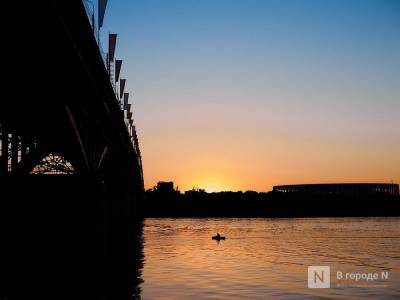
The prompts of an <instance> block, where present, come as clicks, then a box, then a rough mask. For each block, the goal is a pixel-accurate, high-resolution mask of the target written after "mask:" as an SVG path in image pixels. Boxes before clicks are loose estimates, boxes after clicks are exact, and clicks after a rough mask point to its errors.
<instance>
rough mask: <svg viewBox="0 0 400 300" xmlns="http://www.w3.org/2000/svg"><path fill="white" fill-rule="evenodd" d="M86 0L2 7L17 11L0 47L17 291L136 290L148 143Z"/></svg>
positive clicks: (0, 170) (1, 188) (10, 246)
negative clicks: (143, 143) (141, 139)
mask: <svg viewBox="0 0 400 300" xmlns="http://www.w3.org/2000/svg"><path fill="white" fill-rule="evenodd" d="M100 2H102V3H103V4H104V3H106V1H100ZM90 3H92V2H90ZM87 8H88V3H87V2H86V1H85V2H82V1H76V0H73V1H63V0H41V1H27V2H26V3H25V2H23V3H22V2H16V1H7V3H6V4H5V5H4V6H3V8H2V10H3V11H4V12H6V13H8V14H9V15H10V17H11V18H7V21H6V22H7V23H4V24H3V22H4V21H5V18H2V19H3V20H2V24H1V26H2V28H3V30H4V36H3V37H2V39H3V41H2V43H1V45H0V51H1V52H0V54H1V57H2V70H3V72H2V73H3V76H2V78H3V79H2V81H1V82H2V83H1V87H2V99H1V101H0V141H1V150H0V193H1V216H0V217H1V218H2V220H3V221H4V226H2V227H3V228H4V229H5V232H4V236H5V240H4V244H3V245H4V248H5V250H6V251H5V254H4V255H3V257H2V266H4V267H2V273H3V274H2V275H4V277H3V278H7V280H6V292H5V295H4V296H7V295H8V296H9V298H10V299H14V298H13V297H11V296H16V295H19V294H22V295H29V297H30V298H35V296H37V295H40V297H42V298H47V296H48V297H49V298H51V297H53V299H59V298H63V297H61V296H65V295H69V296H73V297H72V298H69V299H75V298H76V297H75V296H77V293H79V295H80V296H82V295H84V296H85V298H86V299H88V298H95V299H102V298H104V299H106V298H107V299H119V298H126V296H127V295H128V294H130V293H132V291H131V290H130V282H131V281H132V278H129V274H130V268H131V267H132V262H131V259H130V256H131V255H130V253H133V251H135V249H134V247H133V246H132V245H133V243H132V240H133V239H134V234H133V233H134V231H135V230H137V229H136V227H135V218H136V217H137V212H136V205H137V204H138V202H139V201H141V200H142V196H143V191H144V184H143V171H142V162H141V153H140V148H139V144H138V138H137V135H136V129H135V126H134V123H133V119H132V112H131V111H129V110H130V105H129V108H127V107H128V105H127V103H123V97H124V96H126V95H124V93H122V92H123V91H122V90H120V89H119V81H118V78H116V74H115V71H116V70H115V69H114V68H115V61H114V58H112V57H111V53H103V52H102V50H101V46H100V38H99V37H98V27H99V26H98V23H99V19H98V17H99V16H98V15H97V14H95V12H94V11H92V12H90V11H88V9H87ZM114 46H115V45H114ZM113 51H114V50H113ZM112 56H114V54H112ZM118 72H119V71H118ZM120 94H121V95H120ZM126 100H127V97H126ZM39 274H40V275H39ZM42 274H44V275H42ZM78 291H79V292H78ZM67 298H68V297H67Z"/></svg>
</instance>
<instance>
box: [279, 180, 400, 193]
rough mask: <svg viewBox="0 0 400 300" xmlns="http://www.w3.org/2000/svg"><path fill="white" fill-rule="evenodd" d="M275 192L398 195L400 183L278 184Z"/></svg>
mask: <svg viewBox="0 0 400 300" xmlns="http://www.w3.org/2000/svg"><path fill="white" fill-rule="evenodd" d="M273 191H274V192H280V193H297V194H316V195H379V194H388V195H398V194H399V185H398V184H394V183H330V184H326V183H320V184H292V185H277V186H274V187H273Z"/></svg>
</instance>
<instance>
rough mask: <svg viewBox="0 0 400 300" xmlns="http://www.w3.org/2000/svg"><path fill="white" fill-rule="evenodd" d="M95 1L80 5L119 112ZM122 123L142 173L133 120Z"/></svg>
mask: <svg viewBox="0 0 400 300" xmlns="http://www.w3.org/2000/svg"><path fill="white" fill-rule="evenodd" d="M95 1H96V0H82V3H83V6H84V8H85V11H86V14H87V17H88V20H89V23H90V26H91V28H92V31H93V36H94V38H95V40H96V43H97V46H98V49H99V52H100V55H101V57H102V59H103V63H104V67H105V68H106V70H107V72H108V74H109V80H110V83H111V86H112V88H113V90H114V93H115V96H116V99H117V101H118V102H119V105H120V108H121V110H124V107H123V105H122V103H121V99H120V95H119V90H118V85H117V84H116V80H115V74H114V71H115V70H114V68H115V65H114V63H115V62H110V61H109V59H108V55H107V52H106V51H104V50H103V47H102V44H101V36H100V29H99V26H98V22H99V21H98V13H96V6H95V4H94V2H95ZM124 115H125V113H124ZM124 123H125V125H126V128H127V130H128V132H129V136H130V139H131V143H132V146H133V149H134V151H135V152H136V155H137V158H138V163H139V165H140V169H141V173H142V159H141V153H140V148H139V140H138V137H137V133H136V127H135V125H134V124H133V120H130V119H126V120H125V122H124ZM142 176H143V173H142Z"/></svg>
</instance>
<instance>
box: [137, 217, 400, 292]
mask: <svg viewBox="0 0 400 300" xmlns="http://www.w3.org/2000/svg"><path fill="white" fill-rule="evenodd" d="M399 225H400V219H399V218H325V219H323V218H322V219H146V221H145V226H144V238H145V244H144V247H143V245H142V248H138V249H141V251H142V252H141V255H139V256H138V257H139V258H140V259H139V260H138V261H139V262H140V263H139V264H138V266H139V267H140V268H141V267H143V251H144V255H145V257H146V265H145V266H144V269H143V274H141V273H140V272H141V271H139V273H138V278H139V277H140V276H141V275H142V277H143V279H144V282H142V283H140V280H139V281H138V284H139V287H138V289H137V291H138V293H137V294H136V295H139V293H141V296H142V297H143V298H144V299H171V298H179V299H190V298H196V299H197V298H201V299H222V298H223V299H243V298H281V299H287V298H293V299H298V298H303V299H304V298H307V299H310V298H311V299H313V298H319V297H328V298H335V299H351V298H354V299H360V298H379V297H382V295H384V296H385V298H390V297H392V298H395V297H397V296H399V295H400V227H399ZM216 232H220V233H221V234H223V235H225V236H226V237H227V239H226V240H222V241H219V242H218V241H216V240H212V239H211V236H212V235H214V234H215V233H216ZM138 241H141V242H144V241H143V240H141V239H140V240H138ZM139 252H140V251H139ZM139 254H140V253H139ZM321 264H322V265H330V266H331V272H332V273H334V274H336V271H339V270H340V271H343V272H377V271H379V272H380V271H382V270H388V271H389V272H390V277H389V280H388V281H385V282H375V284H378V285H377V286H376V285H375V286H373V285H371V286H365V287H348V288H346V287H341V286H339V282H337V281H336V280H335V279H334V278H333V279H331V284H332V288H331V289H328V290H326V289H325V290H318V289H308V288H307V267H308V266H309V265H321Z"/></svg>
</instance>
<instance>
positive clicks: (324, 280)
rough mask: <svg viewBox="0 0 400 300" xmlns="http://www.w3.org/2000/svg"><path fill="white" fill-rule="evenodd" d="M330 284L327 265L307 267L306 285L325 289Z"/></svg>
mask: <svg viewBox="0 0 400 300" xmlns="http://www.w3.org/2000/svg"><path fill="white" fill-rule="evenodd" d="M330 285H331V276H330V268H329V266H310V267H308V287H309V288H311V289H324V288H325V289H326V288H329V287H330Z"/></svg>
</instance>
